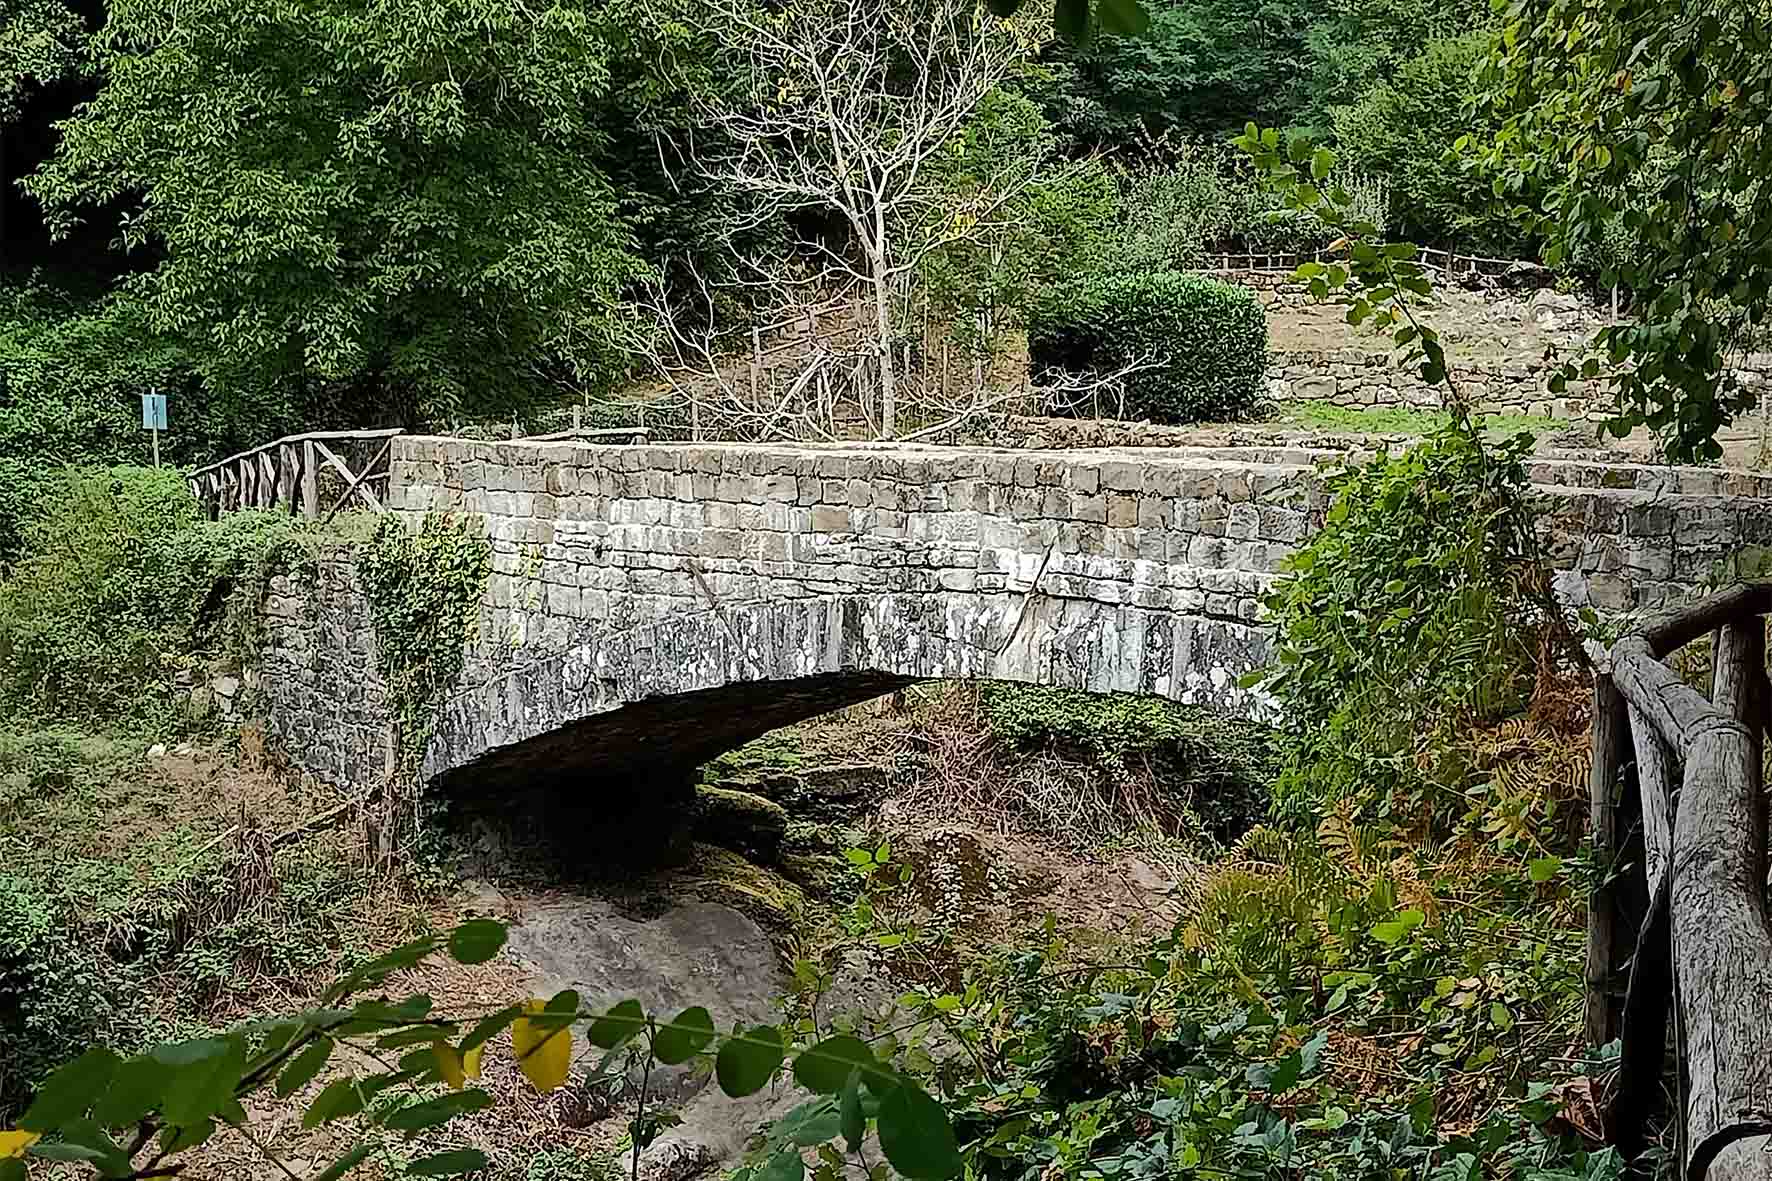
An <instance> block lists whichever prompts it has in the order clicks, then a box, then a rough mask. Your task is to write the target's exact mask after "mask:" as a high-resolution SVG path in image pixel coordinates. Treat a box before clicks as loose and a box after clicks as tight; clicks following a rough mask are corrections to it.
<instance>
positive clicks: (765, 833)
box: [694, 783, 788, 861]
mask: <svg viewBox="0 0 1772 1181" xmlns="http://www.w3.org/2000/svg"><path fill="white" fill-rule="evenodd" d="M787 827H788V811H787V809H786V808H784V807H782V806H781V805H780V804H778V803H776V802H775V801H773V800H768V799H764V798H763V797H762V796H760V795H756V794H754V793H752V792H748V791H737V790H734V789H732V788H727V787H714V786H712V785H709V784H705V783H704V784H697V785H696V788H695V819H694V831H695V835H696V836H698V837H701V838H703V839H705V840H709V841H712V842H713V843H715V844H717V845H724V846H726V847H727V848H729V849H736V850H738V851H739V852H740V853H744V854H746V855H748V856H751V857H757V858H760V859H762V860H765V861H772V860H774V858H775V855H776V853H777V852H778V851H779V850H780V849H781V838H782V834H783V833H785V832H786V831H787Z"/></svg>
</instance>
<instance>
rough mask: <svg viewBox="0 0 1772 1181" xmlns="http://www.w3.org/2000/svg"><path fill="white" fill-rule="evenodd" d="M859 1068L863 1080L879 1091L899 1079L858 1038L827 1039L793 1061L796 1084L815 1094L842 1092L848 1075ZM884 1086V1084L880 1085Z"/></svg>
mask: <svg viewBox="0 0 1772 1181" xmlns="http://www.w3.org/2000/svg"><path fill="white" fill-rule="evenodd" d="M857 1069H859V1070H860V1071H861V1074H862V1081H863V1082H865V1083H867V1084H868V1086H869V1087H871V1088H873V1089H874V1090H876V1091H881V1090H884V1089H886V1086H890V1085H895V1084H896V1083H897V1081H898V1079H897V1076H896V1075H894V1074H893V1073H892V1072H891V1071H890V1070H889V1069H887V1068H886V1067H885V1066H883V1065H881V1063H880V1060H879V1059H878V1058H876V1057H875V1056H874V1052H873V1050H871V1049H869V1048H868V1044H867V1043H866V1042H864V1041H862V1040H861V1039H860V1038H858V1037H852V1036H850V1035H848V1034H839V1035H838V1036H836V1037H830V1038H826V1039H825V1040H824V1041H822V1042H819V1043H818V1044H817V1045H816V1046H813V1047H812V1048H810V1049H807V1050H802V1051H800V1056H799V1057H798V1058H796V1059H794V1081H795V1082H798V1083H799V1084H800V1085H801V1086H802V1087H805V1088H806V1089H807V1090H808V1091H811V1092H812V1093H813V1094H815V1095H835V1094H837V1093H838V1092H840V1091H841V1090H842V1089H843V1084H844V1083H845V1082H847V1081H848V1079H849V1072H850V1071H852V1070H857ZM881 1084H885V1085H881Z"/></svg>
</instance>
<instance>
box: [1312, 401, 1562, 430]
mask: <svg viewBox="0 0 1772 1181" xmlns="http://www.w3.org/2000/svg"><path fill="white" fill-rule="evenodd" d="M1482 419H1483V427H1484V430H1485V431H1486V432H1487V433H1488V434H1490V435H1491V436H1506V435H1516V434H1519V433H1520V432H1521V431H1532V432H1539V431H1559V430H1563V429H1565V428H1566V427H1567V426H1568V425H1569V424H1568V423H1566V422H1563V421H1560V420H1558V419H1555V418H1544V417H1540V416H1538V415H1531V414H1485V415H1483V416H1482ZM1277 421H1279V422H1282V423H1284V424H1286V425H1287V426H1300V427H1307V428H1309V429H1312V430H1325V431H1345V432H1347V433H1350V434H1367V435H1429V434H1432V433H1433V432H1435V431H1438V430H1443V429H1445V428H1446V427H1447V426H1448V425H1450V424H1451V422H1452V416H1451V415H1450V414H1447V413H1446V412H1445V411H1443V410H1416V409H1412V408H1408V407H1403V406H1372V407H1368V408H1355V407H1351V406H1337V405H1335V404H1333V403H1331V402H1309V401H1303V402H1282V403H1280V408H1279V413H1278V415H1277Z"/></svg>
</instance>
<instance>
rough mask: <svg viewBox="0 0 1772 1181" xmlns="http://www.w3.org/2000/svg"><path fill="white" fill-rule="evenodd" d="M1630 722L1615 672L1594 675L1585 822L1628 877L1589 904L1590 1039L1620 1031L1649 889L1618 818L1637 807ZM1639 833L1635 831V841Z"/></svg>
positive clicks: (1605, 860) (1606, 856)
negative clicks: (1627, 868) (1629, 768)
mask: <svg viewBox="0 0 1772 1181" xmlns="http://www.w3.org/2000/svg"><path fill="white" fill-rule="evenodd" d="M1630 745H1631V729H1630V720H1629V714H1628V712H1627V711H1626V708H1625V704H1624V698H1623V697H1621V696H1620V695H1619V693H1618V687H1617V686H1616V685H1614V684H1613V683H1612V678H1611V677H1610V676H1607V675H1605V674H1604V673H1600V674H1596V675H1595V677H1594V700H1593V744H1592V748H1591V756H1592V761H1591V763H1590V765H1589V770H1588V824H1589V831H1590V832H1591V833H1592V839H1593V847H1594V857H1595V858H1596V859H1597V860H1598V861H1599V862H1600V863H1601V864H1602V865H1607V866H1618V865H1622V864H1633V865H1635V867H1636V868H1635V869H1634V870H1633V872H1632V873H1631V874H1630V875H1629V876H1628V877H1624V876H1615V877H1613V878H1612V880H1611V881H1609V882H1608V883H1606V884H1604V885H1602V886H1600V887H1599V888H1597V889H1596V890H1595V891H1594V893H1593V896H1592V897H1591V898H1590V899H1589V900H1588V910H1587V973H1586V980H1587V998H1586V1009H1585V1014H1586V1027H1587V1040H1588V1044H1589V1045H1591V1046H1603V1045H1606V1044H1607V1043H1608V1042H1610V1041H1612V1040H1613V1039H1614V1038H1616V1037H1617V1036H1618V1035H1619V1031H1620V1028H1621V1025H1622V1021H1623V1016H1624V990H1623V988H1622V985H1623V983H1624V982H1623V979H1622V973H1623V969H1624V966H1625V965H1626V964H1627V963H1629V961H1630V957H1631V953H1632V951H1633V949H1634V946H1635V943H1636V924H1637V923H1638V922H1640V921H1641V917H1642V910H1643V906H1644V900H1643V899H1642V898H1641V896H1642V895H1645V894H1646V889H1645V888H1644V887H1643V885H1642V884H1641V878H1642V859H1641V857H1640V855H1639V856H1638V857H1636V858H1635V859H1632V858H1631V857H1630V854H1629V851H1628V850H1627V846H1628V845H1629V844H1631V843H1632V842H1631V841H1630V840H1629V839H1628V837H1629V834H1630V831H1631V826H1630V825H1629V824H1628V823H1622V822H1621V821H1622V820H1623V819H1624V818H1625V817H1629V816H1631V815H1633V814H1634V813H1635V811H1636V809H1635V808H1634V807H1632V804H1634V803H1635V800H1634V799H1632V798H1627V797H1634V796H1635V795H1636V794H1637V793H1636V784H1635V776H1634V775H1627V774H1626V764H1627V763H1628V762H1629V761H1630V758H1631V750H1630ZM1640 841H1641V837H1640V836H1638V837H1637V838H1636V842H1637V843H1640Z"/></svg>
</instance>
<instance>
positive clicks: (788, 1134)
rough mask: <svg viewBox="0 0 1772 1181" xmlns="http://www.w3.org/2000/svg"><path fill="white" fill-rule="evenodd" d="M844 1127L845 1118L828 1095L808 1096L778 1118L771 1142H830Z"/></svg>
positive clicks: (800, 1145)
mask: <svg viewBox="0 0 1772 1181" xmlns="http://www.w3.org/2000/svg"><path fill="white" fill-rule="evenodd" d="M842 1130H843V1121H842V1117H841V1116H840V1115H839V1114H838V1112H837V1107H836V1105H835V1104H834V1103H832V1102H831V1101H830V1100H829V1099H825V1098H819V1099H808V1100H807V1101H806V1102H804V1103H802V1104H800V1105H799V1106H798V1107H796V1108H794V1109H793V1110H792V1111H790V1112H788V1113H787V1114H786V1115H784V1116H782V1117H781V1118H780V1119H778V1120H776V1121H775V1125H774V1126H773V1127H771V1128H770V1129H769V1143H770V1144H771V1145H783V1144H792V1145H794V1146H795V1147H798V1148H811V1147H812V1146H813V1145H815V1144H824V1143H826V1142H828V1141H830V1140H831V1139H832V1138H833V1137H835V1136H836V1135H838V1134H839V1133H840V1132H842Z"/></svg>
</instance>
